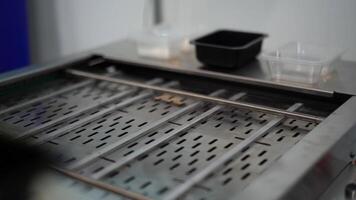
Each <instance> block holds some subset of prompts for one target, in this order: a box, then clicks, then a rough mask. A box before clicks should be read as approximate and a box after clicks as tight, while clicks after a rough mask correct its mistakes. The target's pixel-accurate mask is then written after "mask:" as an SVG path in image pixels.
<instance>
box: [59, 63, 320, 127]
mask: <svg viewBox="0 0 356 200" xmlns="http://www.w3.org/2000/svg"><path fill="white" fill-rule="evenodd" d="M66 72H67V73H69V74H72V75H75V76H80V77H86V78H91V79H96V80H103V81H109V82H114V83H121V84H124V85H131V86H136V87H140V88H145V89H150V90H155V91H159V92H166V93H171V94H176V95H182V96H187V97H191V98H198V99H201V100H205V101H208V102H213V103H218V104H222V105H228V106H234V107H239V108H244V109H252V110H256V111H260V112H265V113H269V114H273V115H279V116H285V117H289V118H293V119H301V120H305V121H310V122H317V123H319V122H321V121H323V118H321V117H318V116H313V115H308V114H302V113H293V112H289V111H285V110H281V109H277V108H271V107H267V106H260V105H256V104H250V103H243V102H236V101H230V100H227V99H223V98H217V97H211V96H207V95H202V94H197V93H193V92H187V91H182V90H177V89H168V88H162V87H159V86H151V85H147V84H144V83H138V82H134V81H127V80H121V79H117V78H111V77H107V76H103V75H97V74H94V73H89V72H84V71H80V70H73V69H70V70H67V71H66Z"/></svg>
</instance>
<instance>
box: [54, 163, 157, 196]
mask: <svg viewBox="0 0 356 200" xmlns="http://www.w3.org/2000/svg"><path fill="white" fill-rule="evenodd" d="M51 168H52V169H53V170H55V171H57V172H58V173H60V174H63V175H65V176H67V177H70V178H73V179H75V180H78V181H80V182H83V183H85V184H88V185H91V186H94V187H96V188H99V189H103V190H105V191H108V192H112V193H114V194H118V195H120V196H123V197H126V198H129V199H134V200H152V199H150V198H147V197H145V196H143V195H141V194H137V193H134V192H131V191H128V190H125V189H123V188H120V187H117V186H112V185H109V184H106V183H103V182H100V181H96V180H93V179H90V178H88V177H85V176H82V175H80V174H77V173H74V172H70V171H68V170H65V169H61V168H58V167H54V166H52V167H51Z"/></svg>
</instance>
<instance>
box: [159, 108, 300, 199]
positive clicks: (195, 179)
mask: <svg viewBox="0 0 356 200" xmlns="http://www.w3.org/2000/svg"><path fill="white" fill-rule="evenodd" d="M302 105H303V104H301V103H296V104H294V105H293V106H291V107H290V108H289V109H288V110H287V111H289V112H293V111H296V110H297V109H299V108H300V107H301V106H302ZM284 119H285V118H284V117H277V118H275V119H273V120H271V121H270V122H268V123H267V124H266V125H265V126H263V127H262V128H260V129H258V130H257V131H256V132H255V133H253V134H252V135H251V136H250V137H248V138H247V139H246V140H243V141H242V142H241V143H239V144H238V145H236V146H235V147H233V148H232V149H230V150H229V151H227V152H226V153H224V154H223V155H222V156H221V157H219V158H217V159H216V160H215V161H214V162H212V163H211V164H209V165H208V166H207V167H205V168H204V169H203V170H202V171H199V172H197V173H196V174H194V175H193V176H191V177H190V178H189V179H188V180H186V181H185V182H183V183H182V184H180V185H178V187H175V188H174V189H173V190H172V191H170V192H169V193H168V194H167V195H166V196H165V197H164V198H163V199H164V200H175V199H178V198H179V197H180V196H182V195H183V194H185V193H186V192H187V191H189V190H190V189H191V188H192V187H193V186H194V185H196V184H198V183H199V182H201V181H203V180H204V179H205V178H206V177H208V176H209V175H210V174H211V173H213V172H214V171H215V170H216V169H218V168H219V167H220V166H221V165H223V164H225V163H227V162H228V161H229V160H231V159H233V158H234V157H237V156H239V155H241V154H242V153H243V150H244V149H246V148H248V147H249V146H250V145H251V144H253V143H254V142H255V141H257V140H258V139H260V138H261V137H262V136H263V135H264V134H265V133H266V132H268V131H269V130H270V129H272V128H273V127H275V126H276V125H278V124H279V123H280V122H282V121H283V120H284Z"/></svg>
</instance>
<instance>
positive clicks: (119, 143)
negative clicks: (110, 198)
mask: <svg viewBox="0 0 356 200" xmlns="http://www.w3.org/2000/svg"><path fill="white" fill-rule="evenodd" d="M223 92H225V91H224V90H218V91H216V92H214V93H212V94H211V95H212V96H216V95H220V94H221V93H223ZM201 103H202V102H196V103H193V104H191V105H188V106H186V107H184V108H182V109H180V110H178V111H176V112H174V113H171V114H170V115H168V116H166V117H164V118H162V119H160V120H158V121H156V122H154V123H151V124H149V125H148V126H147V127H145V128H142V129H140V130H139V131H137V132H135V133H131V134H130V135H128V136H126V137H125V138H123V139H121V140H118V141H117V142H114V143H112V144H110V145H108V146H106V147H105V148H103V149H100V150H98V151H96V152H93V153H92V154H90V155H88V156H86V157H84V158H82V159H81V160H78V161H77V162H74V163H73V164H71V165H69V166H68V168H69V169H72V170H76V169H79V168H80V167H82V166H83V165H85V164H88V163H90V162H92V161H94V160H95V159H97V158H98V157H100V156H104V155H106V154H108V153H110V152H112V151H113V150H115V149H117V148H119V147H121V146H122V145H125V144H127V143H129V142H131V141H133V140H135V139H137V138H139V137H141V136H143V135H145V134H146V133H147V132H149V131H151V130H153V129H156V128H158V127H160V126H162V125H163V124H165V123H167V122H168V121H169V120H172V119H175V118H177V117H180V116H181V115H183V114H185V113H187V112H189V111H191V110H194V109H195V108H197V107H198V106H199V105H200V104H201Z"/></svg>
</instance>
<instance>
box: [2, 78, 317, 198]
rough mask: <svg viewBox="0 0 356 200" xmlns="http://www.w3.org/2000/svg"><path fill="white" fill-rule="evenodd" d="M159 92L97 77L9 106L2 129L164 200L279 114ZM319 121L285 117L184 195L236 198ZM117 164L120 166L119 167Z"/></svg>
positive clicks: (84, 170) (88, 171) (81, 169)
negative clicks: (175, 99)
mask: <svg viewBox="0 0 356 200" xmlns="http://www.w3.org/2000/svg"><path fill="white" fill-rule="evenodd" d="M156 83H159V84H160V85H164V84H167V83H169V81H162V80H161V81H158V82H157V81H156ZM244 92H245V91H244ZM157 95H160V94H159V93H153V92H152V91H149V90H138V89H136V88H131V87H126V86H122V85H118V84H113V83H108V82H94V81H93V82H88V83H85V84H83V85H82V86H78V87H77V88H74V89H72V90H69V91H65V92H63V93H60V94H56V95H52V96H50V97H48V98H45V99H42V100H40V101H34V102H32V103H28V104H26V103H25V104H24V106H20V107H19V108H16V109H10V110H9V111H8V112H4V113H2V114H1V115H0V126H1V128H4V129H6V132H7V133H8V134H12V135H13V136H16V135H17V136H21V135H22V134H23V133H25V135H26V136H28V137H26V138H25V139H26V140H27V141H28V142H30V143H33V144H37V145H41V146H42V147H43V148H45V149H46V150H47V151H50V152H52V153H53V154H55V155H56V157H57V158H58V160H59V161H60V162H61V163H62V164H63V165H64V166H66V167H68V168H70V169H74V170H75V171H76V172H78V173H81V174H82V175H85V176H88V177H92V178H97V179H99V180H100V181H103V182H106V183H109V184H112V185H114V186H118V187H122V188H126V189H127V190H130V191H133V192H136V193H141V194H143V195H145V196H147V197H150V198H152V199H164V197H165V195H166V194H167V193H169V192H171V191H173V190H174V189H175V188H176V187H177V186H179V185H180V184H184V183H185V182H187V181H189V180H190V178H191V176H193V175H194V174H196V173H198V172H200V171H202V170H204V169H205V168H206V166H209V165H211V164H212V163H214V162H216V159H217V158H219V157H221V156H222V155H224V154H225V153H226V152H228V151H229V150H231V149H232V148H234V147H235V146H236V145H238V144H240V143H241V142H242V141H244V140H246V139H247V138H248V137H250V136H251V135H253V134H254V133H255V132H256V131H258V130H259V129H261V128H262V127H264V126H265V125H266V124H268V123H269V122H270V121H271V120H273V119H275V117H276V116H272V115H269V114H265V113H262V112H256V111H253V110H244V109H236V108H230V107H226V106H217V105H213V104H211V103H204V102H201V101H199V100H197V99H190V98H184V99H183V103H184V105H182V106H179V105H174V104H173V103H172V102H164V101H160V100H157V99H155V98H154V97H155V96H157ZM246 95H247V97H248V93H247V94H246ZM225 96H226V95H225ZM4 107H5V106H4ZM7 109H8V108H7ZM315 126H316V124H313V123H309V122H306V121H301V120H293V119H285V120H283V121H282V123H280V124H278V125H276V126H275V127H273V128H272V129H271V130H269V131H268V132H266V133H265V134H264V135H263V137H261V138H260V139H259V140H258V141H256V142H254V143H253V144H252V145H250V146H249V148H246V149H244V152H243V153H242V155H240V156H237V157H235V158H233V159H231V160H230V161H229V162H228V163H222V166H221V167H220V169H218V170H216V171H214V172H212V173H211V175H210V176H209V177H208V178H206V179H205V180H204V181H203V182H200V183H198V184H196V185H195V186H194V187H193V188H191V189H190V190H189V191H188V192H187V193H186V194H185V196H184V198H185V199H227V198H229V197H231V195H232V194H236V193H238V192H240V191H241V190H243V189H244V188H245V187H246V186H247V185H248V184H249V183H251V182H252V181H254V180H256V178H258V177H259V175H260V174H261V173H263V171H265V170H266V169H267V168H268V167H269V166H270V165H271V164H273V162H274V161H275V160H276V159H278V158H279V157H280V156H281V155H283V153H285V152H287V151H288V150H289V149H290V148H292V147H293V146H294V145H295V144H296V143H297V142H298V141H300V140H301V139H302V138H303V137H304V136H305V135H306V134H307V133H308V132H309V131H311V130H312V129H313V128H314V127H315ZM168 136H169V137H168ZM125 159H127V160H125ZM120 163H121V164H120ZM117 164H118V165H119V167H116V168H115V167H114V168H113V166H115V165H117ZM71 166H75V167H73V168H71ZM103 172H105V173H103ZM101 173H103V174H102V175H100V174H101ZM99 175H100V176H99ZM104 199H105V198H104Z"/></svg>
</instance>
